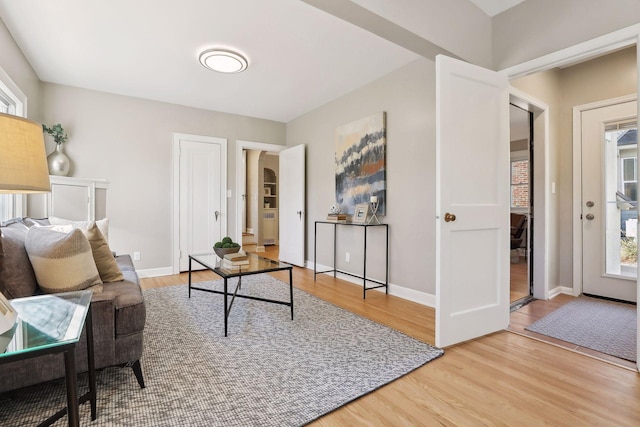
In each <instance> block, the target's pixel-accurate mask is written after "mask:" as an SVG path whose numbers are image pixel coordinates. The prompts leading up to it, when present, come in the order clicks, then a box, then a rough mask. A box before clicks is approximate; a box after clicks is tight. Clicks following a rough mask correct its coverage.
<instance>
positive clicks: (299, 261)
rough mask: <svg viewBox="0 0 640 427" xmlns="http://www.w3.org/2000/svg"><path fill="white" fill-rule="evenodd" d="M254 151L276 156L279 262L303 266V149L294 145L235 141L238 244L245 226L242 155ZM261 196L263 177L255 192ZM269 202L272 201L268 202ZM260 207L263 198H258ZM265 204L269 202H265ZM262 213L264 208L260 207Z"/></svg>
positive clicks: (304, 219) (303, 147)
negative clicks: (243, 217)
mask: <svg viewBox="0 0 640 427" xmlns="http://www.w3.org/2000/svg"><path fill="white" fill-rule="evenodd" d="M246 150H258V151H260V152H268V153H272V154H276V155H277V156H278V172H279V176H277V187H278V188H277V191H278V194H277V202H276V203H277V207H278V221H277V227H278V243H279V245H278V246H279V248H278V249H279V250H278V256H279V259H280V260H281V261H283V262H287V263H289V264H294V265H298V266H304V264H305V246H306V241H305V229H306V227H305V225H306V223H305V221H306V215H305V206H306V193H305V189H306V184H305V182H306V181H305V146H304V145H302V144H301V145H296V146H292V147H286V146H283V145H275V144H265V143H261V142H252V141H242V140H238V141H236V194H237V195H238V197H236V215H235V236H236V238H237V239H238V241H241V240H242V233H243V230H245V226H244V225H243V221H242V212H243V209H244V207H245V200H246V199H247V198H248V197H246V196H243V194H245V193H243V189H244V188H245V180H246V176H245V167H244V164H243V158H244V155H243V151H246ZM259 190H260V191H261V192H262V193H261V194H262V195H265V194H264V192H266V191H267V190H266V189H265V187H264V176H263V181H262V185H261V186H260V189H259ZM271 199H273V198H271ZM262 200H263V203H264V200H265V198H264V197H262ZM267 200H269V198H267ZM262 207H263V210H264V204H263V205H262Z"/></svg>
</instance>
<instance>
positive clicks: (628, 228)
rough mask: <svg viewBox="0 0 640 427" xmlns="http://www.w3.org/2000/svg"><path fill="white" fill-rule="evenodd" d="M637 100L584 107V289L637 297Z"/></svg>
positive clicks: (618, 295)
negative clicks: (590, 107)
mask: <svg viewBox="0 0 640 427" xmlns="http://www.w3.org/2000/svg"><path fill="white" fill-rule="evenodd" d="M636 117H637V102H636V101H635V100H634V101H627V102H620V103H615V104H612V105H607V106H603V107H599V108H594V109H590V110H585V111H582V113H581V123H580V128H581V139H582V292H583V293H586V294H593V295H599V296H604V297H609V298H616V299H621V300H625V301H636V298H637V291H636V277H637V238H638V170H637V168H638V164H637V163H638V143H637V123H636Z"/></svg>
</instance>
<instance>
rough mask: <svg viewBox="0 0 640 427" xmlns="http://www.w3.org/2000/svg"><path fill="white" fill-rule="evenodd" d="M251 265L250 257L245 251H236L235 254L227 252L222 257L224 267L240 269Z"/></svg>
mask: <svg viewBox="0 0 640 427" xmlns="http://www.w3.org/2000/svg"><path fill="white" fill-rule="evenodd" d="M247 265H249V257H248V256H247V254H246V253H245V252H242V251H240V252H236V253H233V254H226V255H225V256H224V258H222V265H221V267H222V268H226V269H232V270H233V269H239V268H241V267H244V266H247Z"/></svg>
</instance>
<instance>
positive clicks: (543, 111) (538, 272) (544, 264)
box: [509, 87, 551, 299]
mask: <svg viewBox="0 0 640 427" xmlns="http://www.w3.org/2000/svg"><path fill="white" fill-rule="evenodd" d="M509 102H510V103H511V104H513V105H516V106H517V107H520V108H522V109H523V110H526V111H529V112H530V113H533V117H534V120H533V128H534V131H533V159H532V160H533V170H532V171H531V176H533V200H534V205H533V211H531V213H532V215H533V223H534V227H533V234H532V235H531V236H530V237H527V238H528V239H529V242H533V251H532V258H533V277H531V278H530V279H529V280H530V281H531V280H533V297H534V298H537V299H549V298H550V297H551V295H550V293H551V290H550V289H549V288H550V286H549V255H548V254H549V249H550V248H549V246H550V243H549V225H548V218H550V216H549V215H550V214H549V193H550V192H549V191H546V189H547V188H549V187H548V185H547V184H548V183H549V182H550V178H549V169H550V168H549V141H550V140H549V106H548V105H547V104H545V103H544V102H542V101H540V100H538V99H536V98H534V97H532V96H530V95H528V94H526V93H524V92H522V91H520V90H518V89H516V88H514V87H510V88H509ZM529 143H530V144H531V141H530V142H529ZM541 225H543V226H542V227H541ZM529 226H530V224H529Z"/></svg>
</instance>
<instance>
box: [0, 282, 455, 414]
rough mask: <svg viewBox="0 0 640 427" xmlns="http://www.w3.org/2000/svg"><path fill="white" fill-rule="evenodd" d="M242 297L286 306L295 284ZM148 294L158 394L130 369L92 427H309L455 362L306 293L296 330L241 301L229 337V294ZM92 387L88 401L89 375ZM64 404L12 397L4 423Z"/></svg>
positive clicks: (113, 383)
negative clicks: (428, 366) (396, 383)
mask: <svg viewBox="0 0 640 427" xmlns="http://www.w3.org/2000/svg"><path fill="white" fill-rule="evenodd" d="M232 282H233V280H232ZM221 283H222V282H221V281H217V282H205V283H199V284H198V285H199V286H203V287H211V288H217V289H221V287H222V285H221ZM241 292H242V293H245V294H250V295H253V296H260V297H266V298H275V299H281V300H285V301H286V300H288V298H289V285H288V284H286V283H283V282H281V281H279V280H276V279H274V278H272V277H271V276H269V275H259V276H247V277H245V278H243V282H242V291H241ZM144 295H145V298H146V304H147V323H146V326H145V336H144V339H145V341H144V342H145V349H144V355H143V358H142V369H143V372H144V376H145V381H146V385H147V388H145V389H140V388H139V387H138V385H137V383H136V380H135V377H134V375H133V372H132V370H131V369H128V368H126V369H123V368H108V369H104V370H102V371H100V372H98V377H97V379H98V419H97V420H96V421H94V422H91V421H90V415H89V405H87V404H85V405H82V407H81V408H80V411H81V412H80V415H81V424H82V425H91V426H225V427H228V426H299V425H304V424H306V423H308V422H310V421H313V420H314V419H316V418H318V417H321V416H322V415H324V414H326V413H328V412H330V411H332V410H334V409H336V408H338V407H340V406H342V405H344V404H346V403H348V402H350V401H352V400H354V399H356V398H358V397H360V396H363V395H365V394H367V393H369V392H371V391H373V390H375V389H377V388H379V387H381V386H383V385H385V384H387V383H389V382H391V381H393V380H395V379H397V378H399V377H401V376H403V375H405V374H407V373H409V372H411V371H412V370H414V369H416V368H418V367H420V366H422V365H424V364H425V363H427V362H429V361H431V360H433V359H435V358H437V357H439V356H441V355H442V354H443V351H442V350H440V349H438V348H435V347H432V346H430V345H429V344H425V343H423V342H420V341H418V340H415V339H413V338H411V337H409V336H407V335H404V334H402V333H400V332H397V331H395V330H393V329H391V328H388V327H386V326H383V325H381V324H378V323H376V322H373V321H370V320H368V319H365V318H363V317H361V316H358V315H356V314H353V313H350V312H348V311H346V310H343V309H341V308H339V307H336V306H334V305H333V304H330V303H327V302H324V301H322V300H320V299H318V298H316V297H314V296H312V295H310V294H308V293H306V292H304V291H301V290H299V289H294V309H295V318H294V320H293V321H292V320H291V311H290V308H289V307H287V306H283V305H277V304H269V303H264V302H261V301H254V300H248V299H236V301H235V302H234V304H233V307H232V310H231V315H230V318H229V336H228V337H226V338H225V337H224V325H223V302H222V296H221V295H217V294H211V293H208V292H202V291H192V296H191V298H190V299H189V298H187V287H186V285H181V286H171V287H166V288H160V289H151V290H146V291H144ZM80 383H81V386H82V388H81V390H80V392H81V393H83V392H84V390H86V383H87V381H86V375H85V374H83V375H82V376H81V378H80ZM64 405H65V391H64V385H63V383H62V382H61V381H54V382H51V383H48V384H46V385H41V386H37V387H31V388H28V389H23V390H20V391H19V392H17V393H11V394H5V395H0V425H7V426H9V425H11V426H22V425H35V424H37V423H38V422H39V421H42V420H43V419H44V418H46V417H47V416H48V415H49V414H50V413H52V412H55V410H56V409H58V408H60V407H64ZM66 422H67V421H66V417H65V418H63V419H62V420H60V421H58V423H56V425H60V426H63V425H66Z"/></svg>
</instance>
